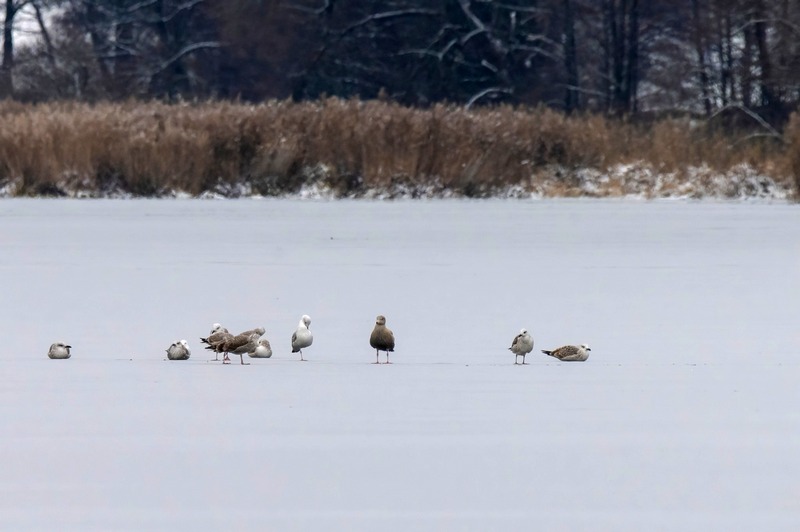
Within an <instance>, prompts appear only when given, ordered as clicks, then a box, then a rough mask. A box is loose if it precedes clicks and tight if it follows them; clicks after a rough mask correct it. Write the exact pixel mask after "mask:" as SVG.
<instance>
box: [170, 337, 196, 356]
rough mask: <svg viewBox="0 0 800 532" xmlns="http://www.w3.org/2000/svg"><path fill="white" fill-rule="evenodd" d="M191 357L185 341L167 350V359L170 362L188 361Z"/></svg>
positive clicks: (178, 342)
mask: <svg viewBox="0 0 800 532" xmlns="http://www.w3.org/2000/svg"><path fill="white" fill-rule="evenodd" d="M190 356H192V351H191V350H190V349H189V344H188V343H187V342H186V340H179V341H176V342H175V343H173V344H172V345H171V346H169V347H168V348H167V358H168V359H170V360H188V359H189V357H190Z"/></svg>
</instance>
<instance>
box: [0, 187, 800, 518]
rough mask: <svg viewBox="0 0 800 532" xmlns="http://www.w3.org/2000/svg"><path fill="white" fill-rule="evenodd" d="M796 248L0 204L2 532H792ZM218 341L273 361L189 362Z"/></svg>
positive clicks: (185, 208) (375, 219) (767, 222)
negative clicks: (257, 332)
mask: <svg viewBox="0 0 800 532" xmlns="http://www.w3.org/2000/svg"><path fill="white" fill-rule="evenodd" d="M798 227H800V210H798V208H797V206H795V205H787V204H758V203H757V204H744V203H716V202H700V203H694V202H683V201H681V202H620V201H608V200H605V201H591V200H575V201H535V202H524V201H499V200H498V201H494V200H493V201H481V202H471V201H419V202H405V201H400V202H371V201H361V202H359V201H295V200H291V201H289V200H240V201H226V202H208V201H192V200H154V201H152V200H129V201H114V200H98V201H57V200H4V201H2V202H0V249H2V251H3V252H2V254H0V293H1V294H2V299H0V301H1V302H2V303H1V304H0V331H1V332H2V337H3V340H4V341H3V358H4V362H5V365H4V366H3V367H4V370H3V377H2V381H0V421H1V422H0V451H1V452H2V454H3V456H4V457H5V459H4V465H3V467H2V468H0V529H13V530H53V529H59V530H78V529H79V530H112V529H113V530H142V529H148V530H176V529H183V530H189V529H191V530H218V529H223V528H225V529H237V530H264V529H272V530H383V531H391V530H412V529H413V530H459V531H460V530H476V531H477V530H490V529H494V530H497V529H503V530H531V529H541V530H544V529H546V530H641V529H648V530H682V531H683V530H704V531H705V530H731V529H739V530H743V529H756V528H757V529H761V530H796V529H797V528H798V526H800V502H798V501H800V482H798V474H800V454H798V453H797V449H798V448H800V413H798V409H797V408H796V405H795V403H796V402H797V382H798V378H799V377H800V361H798V353H797V350H798V345H800V332H798V331H800V329H798V327H797V323H798V317H800V312H799V311H798V309H799V308H800V307H798V304H797V301H796V297H797V294H798V293H800V268H798V266H800V231H798V230H797V228H798ZM303 313H308V314H310V315H311V318H312V320H313V321H312V325H311V329H312V331H313V333H314V335H315V340H314V345H313V346H311V348H309V349H308V350H307V351H306V352H305V354H306V356H307V358H309V359H310V361H309V362H305V363H302V362H299V361H297V356H296V355H292V354H290V352H289V351H290V348H289V338H290V336H291V333H292V331H293V330H294V327H295V326H296V323H297V321H298V319H299V317H300V315H302V314H303ZM379 313H380V314H384V315H385V316H386V317H387V325H388V326H389V327H390V328H392V329H393V330H394V332H395V335H396V337H397V352H396V353H395V354H394V355H393V356H392V360H393V361H394V362H395V363H394V364H393V365H391V366H385V365H381V366H376V365H371V364H370V362H371V361H373V360H374V352H373V351H372V350H371V349H370V347H369V345H368V337H369V333H370V331H371V329H372V325H373V323H374V317H375V315H376V314H379ZM216 321H219V322H221V323H223V324H224V325H226V326H227V327H229V328H230V329H232V330H244V329H248V328H252V327H256V326H258V325H262V326H264V327H265V328H266V331H267V332H266V336H267V338H269V339H270V341H271V342H272V346H273V351H274V352H275V354H274V355H273V357H272V358H271V359H268V360H255V359H254V360H251V362H252V365H250V366H244V367H242V366H239V365H238V364H232V365H231V366H221V365H219V364H218V363H210V362H209V361H208V359H209V358H213V357H209V356H208V355H207V354H206V353H205V352H203V351H202V350H201V349H200V343H199V341H198V337H200V336H203V335H205V334H206V333H208V331H209V329H210V327H211V324H212V323H213V322H216ZM523 327H526V328H528V329H529V330H530V331H531V332H532V334H533V336H534V339H535V342H536V346H535V352H534V353H532V354H531V355H529V356H528V360H529V362H530V365H529V366H525V367H521V366H514V365H513V358H514V357H513V355H512V354H511V353H510V352H509V351H508V350H507V348H508V346H509V345H510V342H511V340H512V339H513V337H514V335H515V334H516V333H517V332H519V329H521V328H523ZM180 338H186V339H187V340H188V341H189V344H190V346H191V347H192V348H193V350H192V357H191V359H190V360H188V361H186V362H177V361H172V362H170V361H166V360H165V358H166V354H165V352H164V350H165V349H166V348H167V346H169V344H170V343H171V342H173V341H174V340H176V339H180ZM62 339H63V340H65V341H67V342H69V343H70V344H71V345H72V346H73V357H72V358H71V359H70V360H66V361H58V360H49V359H48V358H47V356H46V352H47V348H48V346H49V345H50V344H51V343H52V342H54V341H57V340H62ZM580 342H588V343H589V344H591V346H592V355H591V357H590V358H589V360H588V361H587V362H585V363H558V362H556V361H554V360H552V359H548V358H547V357H545V356H544V355H541V353H539V354H538V355H537V354H536V353H538V352H539V349H543V348H552V347H556V346H558V345H561V344H563V343H580ZM236 359H238V357H236Z"/></svg>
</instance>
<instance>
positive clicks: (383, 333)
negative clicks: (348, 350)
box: [369, 316, 394, 364]
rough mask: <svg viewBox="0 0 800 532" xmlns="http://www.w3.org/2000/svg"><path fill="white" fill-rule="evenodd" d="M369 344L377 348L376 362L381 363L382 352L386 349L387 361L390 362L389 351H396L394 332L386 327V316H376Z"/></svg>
mask: <svg viewBox="0 0 800 532" xmlns="http://www.w3.org/2000/svg"><path fill="white" fill-rule="evenodd" d="M369 345H371V346H372V347H373V349H375V363H376V364H380V363H381V362H380V352H381V351H386V363H387V364H391V362H389V351H394V333H392V331H391V329H389V328H388V327H386V318H384V317H383V316H378V317H377V318H375V328H374V329H372V334H370V335H369Z"/></svg>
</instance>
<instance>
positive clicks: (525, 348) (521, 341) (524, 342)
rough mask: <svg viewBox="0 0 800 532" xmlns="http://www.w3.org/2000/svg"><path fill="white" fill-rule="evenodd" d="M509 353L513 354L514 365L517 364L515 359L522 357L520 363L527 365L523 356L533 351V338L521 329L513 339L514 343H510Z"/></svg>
mask: <svg viewBox="0 0 800 532" xmlns="http://www.w3.org/2000/svg"><path fill="white" fill-rule="evenodd" d="M508 350H509V351H511V352H512V353H514V364H517V358H519V356H520V355H522V363H523V364H527V362H525V355H527V354H528V353H530V352H531V351H533V338H532V337H531V335H530V334H528V331H527V330H526V329H522V330H521V331H520V332H519V334H518V335H517V336H515V337H514V341H513V342H511V347H509V348H508Z"/></svg>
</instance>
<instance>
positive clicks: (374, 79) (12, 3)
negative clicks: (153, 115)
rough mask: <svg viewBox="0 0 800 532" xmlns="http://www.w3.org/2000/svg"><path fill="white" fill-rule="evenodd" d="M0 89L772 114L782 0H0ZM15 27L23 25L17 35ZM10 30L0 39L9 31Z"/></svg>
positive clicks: (796, 7)
mask: <svg viewBox="0 0 800 532" xmlns="http://www.w3.org/2000/svg"><path fill="white" fill-rule="evenodd" d="M0 7H2V8H3V9H2V11H1V12H0V19H1V20H2V21H3V23H4V24H3V36H2V39H3V55H2V64H1V65H0V97H13V98H16V99H19V100H23V101H47V100H56V99H77V100H84V101H99V100H112V101H114V100H124V99H128V98H132V97H133V98H145V99H150V98H157V99H164V100H170V101H175V100H184V101H185V100H195V99H203V100H205V99H217V98H226V99H242V100H245V101H261V100H264V99H268V98H278V99H285V98H293V99H295V100H306V99H315V98H319V97H322V96H324V95H327V96H338V97H345V98H348V97H354V96H355V97H359V98H361V99H371V98H382V99H387V100H392V101H396V102H399V103H402V104H404V105H413V106H430V105H432V104H434V103H436V102H444V101H447V102H453V103H460V104H469V105H484V104H497V103H506V104H515V105H516V104H522V105H532V106H535V105H544V106H547V107H551V108H556V109H559V110H563V111H566V112H576V111H581V112H584V111H590V112H599V113H605V114H610V115H625V116H650V115H652V114H653V112H657V113H658V115H659V116H661V115H663V114H664V113H665V112H673V111H677V112H681V113H687V112H690V113H694V114H698V115H706V116H713V115H715V114H717V113H718V112H719V111H720V110H726V109H738V112H737V116H736V119H737V120H740V121H742V122H744V123H752V124H757V125H758V127H760V128H761V130H762V132H767V133H770V134H774V133H775V131H773V130H770V127H776V128H778V129H780V128H781V127H783V125H785V123H786V121H787V120H788V118H789V116H790V114H791V112H792V111H793V110H794V109H795V107H796V105H797V102H798V99H799V98H800V83H798V82H799V81H800V68H798V66H800V4H798V2H790V1H788V0H649V1H642V0H503V1H491V0H373V1H369V2H364V1H360V0H260V1H258V0H226V1H224V2H219V1H212V0H103V1H100V0H5V1H0ZM21 35H24V36H25V37H26V38H24V39H22V38H21ZM15 36H16V37H17V40H16V41H15V39H14V37H15Z"/></svg>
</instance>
